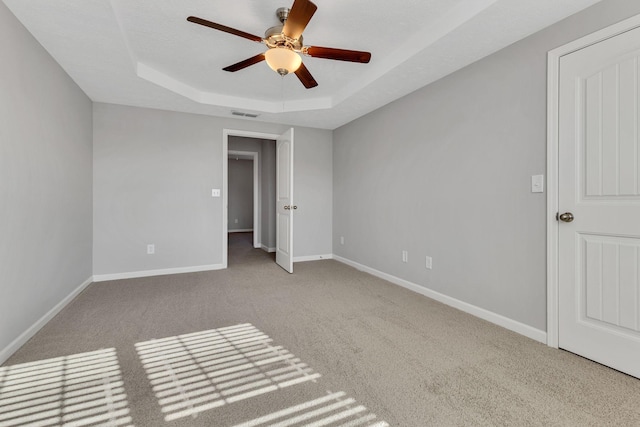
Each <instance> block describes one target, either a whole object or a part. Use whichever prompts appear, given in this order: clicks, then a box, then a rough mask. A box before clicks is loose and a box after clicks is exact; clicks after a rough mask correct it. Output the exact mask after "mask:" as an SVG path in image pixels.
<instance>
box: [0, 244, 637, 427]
mask: <svg viewBox="0 0 640 427" xmlns="http://www.w3.org/2000/svg"><path fill="white" fill-rule="evenodd" d="M250 238H251V236H250V234H232V235H230V248H229V268H228V269H227V270H223V271H214V272H203V273H193V274H182V275H172V276H162V277H152V278H142V279H134V280H120V281H112V282H103V283H96V284H92V285H91V286H90V287H88V288H87V289H86V290H85V291H84V292H83V293H82V294H81V295H80V296H79V297H78V298H76V299H75V300H74V301H73V302H72V303H71V304H70V305H69V306H67V308H65V309H64V310H63V311H62V312H61V313H60V314H59V315H58V316H56V317H55V318H54V319H53V320H52V321H51V322H49V323H48V324H47V325H46V326H45V327H44V328H43V329H42V330H41V331H40V332H39V333H38V334H37V335H36V336H35V337H34V338H33V339H31V340H30V341H29V342H28V343H27V344H26V345H25V346H23V347H22V348H21V349H20V350H19V351H18V352H17V353H15V354H14V355H13V356H12V357H11V358H10V359H9V360H8V361H7V362H6V363H5V364H4V365H3V366H4V368H2V369H3V370H4V371H2V370H0V426H1V425H12V424H11V420H13V425H26V424H24V423H22V424H20V423H19V422H18V421H16V420H17V419H18V415H19V414H22V415H20V416H23V417H27V418H28V417H29V416H30V417H32V419H35V418H38V413H42V414H44V413H45V412H46V410H45V409H46V408H45V404H46V399H44V398H42V396H45V395H46V393H45V392H42V393H41V394H40V395H38V396H41V399H43V402H44V403H42V405H41V406H42V408H41V409H31V413H29V412H28V411H27V410H24V409H20V408H23V407H24V406H25V405H27V406H28V402H27V400H26V398H22V400H20V399H21V398H20V396H30V394H28V392H29V391H28V390H27V389H28V387H29V386H30V385H33V384H36V385H37V384H40V385H42V384H41V383H42V382H40V383H38V382H37V380H38V378H47V375H49V377H51V378H54V377H55V378H56V381H57V380H59V376H60V375H64V376H65V377H64V380H63V381H62V382H63V383H64V384H63V387H61V388H62V389H63V391H62V392H61V393H66V394H64V395H63V397H62V398H59V399H58V400H56V401H55V402H52V403H51V402H50V405H52V406H50V407H54V409H55V410H54V412H55V411H58V416H59V417H60V418H59V421H58V422H57V423H58V424H62V423H63V422H65V421H71V420H73V419H74V417H76V418H75V419H80V420H82V419H83V417H84V418H86V420H88V421H87V422H89V421H91V419H90V417H91V416H94V417H95V419H94V420H93V421H95V422H98V421H100V416H101V415H100V414H102V413H103V412H104V408H103V409H100V408H97V406H99V404H98V403H95V402H103V401H104V402H107V404H108V405H111V406H109V411H111V412H110V413H111V415H109V416H108V418H109V419H110V420H111V424H110V425H119V424H118V423H122V424H123V425H124V424H126V425H129V424H131V425H136V426H163V425H167V426H236V425H242V423H246V424H244V425H256V426H262V425H282V426H285V425H296V426H297V425H307V424H309V425H317V426H320V425H331V426H338V425H354V426H355V425H363V426H364V425H381V426H382V425H385V424H384V423H388V424H389V425H393V426H416V427H417V426H449V425H458V426H467V425H509V426H513V425H534V426H535V425H544V426H548V425H558V426H570V425H575V426H588V425H593V426H603V425H612V426H613V425H615V426H621V425H629V426H637V425H640V381H639V380H637V379H634V378H631V377H628V376H626V375H624V374H621V373H619V372H616V371H614V370H611V369H608V368H606V367H603V366H601V365H598V364H596V363H593V362H590V361H588V360H585V359H583V358H580V357H577V356H575V355H572V354H570V353H567V352H564V351H560V350H553V349H550V348H548V347H546V346H545V345H542V344H539V343H537V342H534V341H532V340H529V339H527V338H525V337H522V336H519V335H518V334H515V333H512V332H510V331H507V330H505V329H502V328H500V327H498V326H495V325H492V324H490V323H487V322H485V321H482V320H479V319H477V318H475V317H473V316H470V315H467V314H465V313H462V312H460V311H457V310H455V309H452V308H450V307H447V306H445V305H442V304H440V303H437V302H434V301H432V300H429V299H427V298H425V297H422V296H420V295H418V294H415V293H412V292H410V291H408V290H405V289H403V288H400V287H398V286H395V285H393V284H390V283H388V282H385V281H383V280H380V279H377V278H375V277H372V276H370V275H368V274H365V273H362V272H359V271H356V270H355V269H353V268H351V267H348V266H345V265H343V264H340V263H338V262H336V261H330V260H328V261H317V262H307V263H298V264H296V265H295V274H293V275H289V274H288V273H286V272H285V271H283V270H282V269H280V267H278V266H277V265H276V264H275V263H274V260H273V254H267V253H265V252H263V251H261V250H258V249H253V248H251V245H250ZM164 338H166V339H164ZM163 339H164V340H163ZM88 352H93V353H91V354H89V355H83V356H74V355H78V354H82V353H88ZM274 355H277V357H273V356H274ZM49 359H54V360H53V361H49ZM96 360H100V361H101V362H100V363H102V364H101V365H99V366H103V367H104V366H106V367H108V368H104V369H102V370H100V369H93V370H92V371H91V372H90V374H86V375H89V376H88V377H87V378H89V380H91V381H93V382H94V383H95V384H97V385H96V387H98V386H100V387H103V386H104V384H105V383H107V382H108V383H109V387H110V388H109V391H108V393H107V395H108V398H107V399H106V400H105V399H98V397H94V398H92V399H94V403H93V404H92V403H91V402H92V401H89V402H88V403H87V401H85V402H84V403H82V401H81V405H84V406H78V405H76V406H74V404H76V403H77V400H73V399H71V397H72V396H74V395H73V394H72V393H74V390H76V389H74V387H76V388H78V387H80V385H77V384H80V383H81V380H75V382H74V378H78V377H80V378H81V374H80V376H78V374H77V372H80V371H81V370H82V369H83V367H85V368H84V369H90V368H94V367H95V366H97V365H95V363H98V362H95V361H96ZM37 361H46V364H44V363H45V362H42V364H37V363H36V364H31V365H22V364H25V363H28V362H37ZM639 363H640V361H639ZM245 366H248V367H249V368H250V369H249V368H246V369H247V370H246V372H245V371H239V369H245V368H244V367H245ZM86 367H89V368H86ZM238 367H240V368H238ZM30 369H34V370H35V369H37V370H36V371H35V374H25V373H27V372H29V370H30ZM61 370H66V372H65V373H64V374H60V371H61ZM105 372H106V373H105ZM74 373H75V375H76V376H74ZM10 374H11V375H15V376H16V378H28V379H27V380H24V379H23V380H13V379H11V380H10V381H9V380H8V379H9V377H10ZM20 375H22V377H21V376H20ZM25 375H26V376H25ZM28 375H31V377H28ZM3 378H4V379H3ZM11 378H13V377H11ZM105 378H106V379H105ZM20 381H22V384H23V390H22V391H20V390H18V388H19V384H20ZM119 381H120V382H121V383H122V384H121V383H120V382H119ZM172 381H173V382H172ZM16 384H18V385H16ZM25 384H26V385H25ZM92 384H93V383H92ZM25 387H26V388H25ZM98 388H99V387H98ZM103 388H104V387H103ZM25 390H27V391H25ZM96 390H97V388H96ZM100 390H102V389H100ZM11 393H13V394H11ZM29 393H30V392H29ZM75 393H76V395H80V394H82V393H84V392H83V391H82V389H80V391H77V390H76V391H75ZM100 393H102V392H100ZM15 396H18V397H15ZM34 396H35V394H34ZM95 396H103V395H102V394H99V393H98V392H97V391H96V394H95ZM3 399H4V400H3ZM7 399H13V400H7ZM34 399H35V397H34ZM52 399H54V398H53V397H50V398H49V400H52ZM87 399H88V398H87ZM85 400H86V399H85ZM3 402H4V403H3ZM7 402H9V403H11V402H22V403H21V405H22V406H20V405H18V404H15V403H14V406H11V408H12V410H13V411H18V412H13V415H11V417H10V418H8V415H7V414H8V413H9V412H10V411H9V410H8V409H7V408H9V407H10V406H9V403H7ZM104 402H103V403H104ZM114 402H117V404H115V403H114ZM56 404H57V405H58V406H55V405H56ZM3 405H4V406H3ZM15 405H18V406H15ZM38 405H40V403H38V404H34V405H32V406H33V407H34V408H38ZM108 405H107V406H108ZM50 407H48V408H50ZM2 408H4V410H3V409H2ZM56 408H57V409H56ZM87 408H93V409H87ZM21 410H22V411H23V412H19V411H21ZM101 411H102V412H101ZM117 411H120V412H117ZM163 411H164V412H163ZM116 412H117V413H116ZM25 414H26V415H25ZM65 414H66V416H67V418H65ZM92 414H93V415H92ZM54 415H55V414H54ZM3 416H4V418H3ZM46 416H49V415H46ZM52 416H53V415H52ZM40 417H41V418H43V419H44V418H46V417H45V415H40ZM27 418H23V419H27ZM102 421H104V419H102ZM247 422H249V423H247ZM78 423H80V422H78ZM376 423H377V424H376Z"/></svg>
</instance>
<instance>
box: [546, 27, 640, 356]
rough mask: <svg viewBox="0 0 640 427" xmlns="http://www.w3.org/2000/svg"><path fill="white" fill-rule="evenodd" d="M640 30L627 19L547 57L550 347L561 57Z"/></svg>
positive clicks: (554, 323) (554, 339)
mask: <svg viewBox="0 0 640 427" xmlns="http://www.w3.org/2000/svg"><path fill="white" fill-rule="evenodd" d="M638 27H640V15H636V16H633V17H631V18H628V19H625V20H624V21H621V22H618V23H617V24H613V25H611V26H609V27H606V28H604V29H602V30H599V31H596V32H595V33H592V34H589V35H587V36H584V37H582V38H579V39H578V40H575V41H573V42H571V43H567V44H565V45H564V46H560V47H558V48H556V49H553V50H551V51H549V53H548V54H547V345H548V346H549V347H554V348H558V347H559V340H558V325H559V322H558V318H559V309H560V307H559V304H558V300H559V297H558V291H559V283H558V271H559V270H558V267H559V265H558V243H559V239H558V234H559V227H558V221H557V220H556V213H558V212H559V210H558V209H559V195H560V194H559V189H558V185H559V181H558V176H559V175H558V174H559V167H560V164H559V161H558V148H559V141H558V131H559V126H560V123H559V117H558V109H559V89H560V88H559V78H560V58H561V57H563V56H565V55H569V54H570V53H573V52H576V51H578V50H580V49H584V48H585V47H588V46H591V45H594V44H596V43H599V42H601V41H603V40H606V39H609V38H611V37H615V36H617V35H619V34H622V33H625V32H627V31H631V30H633V29H635V28H638Z"/></svg>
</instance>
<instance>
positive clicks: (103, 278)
mask: <svg viewBox="0 0 640 427" xmlns="http://www.w3.org/2000/svg"><path fill="white" fill-rule="evenodd" d="M224 268H225V267H224V265H222V264H211V265H197V266H195V267H178V268H165V269H161V270H146V271H132V272H128V273H114V274H96V275H95V276H93V281H94V282H105V281H107V280H122V279H137V278H139V277H150V276H166V275H167V274H180V273H197V272H199V271H211V270H222V269H224Z"/></svg>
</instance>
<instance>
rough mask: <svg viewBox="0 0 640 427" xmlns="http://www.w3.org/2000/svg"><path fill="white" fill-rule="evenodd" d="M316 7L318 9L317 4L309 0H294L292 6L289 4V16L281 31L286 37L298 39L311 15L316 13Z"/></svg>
mask: <svg viewBox="0 0 640 427" xmlns="http://www.w3.org/2000/svg"><path fill="white" fill-rule="evenodd" d="M316 9H318V6H316V5H315V4H313V3H312V2H310V1H309V0H295V1H294V2H293V6H291V11H290V12H289V17H288V18H287V20H286V21H285V22H284V27H283V28H282V32H283V33H284V34H285V35H286V36H287V37H291V38H292V39H294V40H298V39H299V38H300V36H301V35H302V32H303V31H304V29H305V28H306V27H307V24H308V23H309V21H310V20H311V17H312V16H313V14H314V13H316Z"/></svg>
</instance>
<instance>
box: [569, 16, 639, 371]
mask: <svg viewBox="0 0 640 427" xmlns="http://www.w3.org/2000/svg"><path fill="white" fill-rule="evenodd" d="M639 63H640V28H636V29H634V30H631V31H628V32H625V33H623V34H620V35H618V36H615V37H612V38H609V39H607V40H604V41H602V42H600V43H596V44H592V45H590V46H588V47H586V48H584V49H581V50H579V51H576V52H574V53H571V54H568V55H566V56H564V57H562V58H561V59H560V81H559V82H560V86H559V87H560V91H559V95H560V103H559V113H560V115H559V162H560V168H559V208H560V212H559V213H560V215H559V218H558V219H559V220H560V221H561V222H560V226H559V245H558V253H559V258H558V259H559V269H558V271H559V273H558V278H559V345H560V347H561V348H564V349H567V350H569V351H572V352H574V353H577V354H580V355H582V356H585V357H587V358H589V359H592V360H595V361H597V362H600V363H602V364H605V365H608V366H611V367H613V368H615V369H618V370H620V371H623V372H626V373H628V374H631V375H634V376H636V377H640V137H639V133H638V129H639V125H640V108H639V106H640V92H639V91H638V87H639V82H640V71H639Z"/></svg>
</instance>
